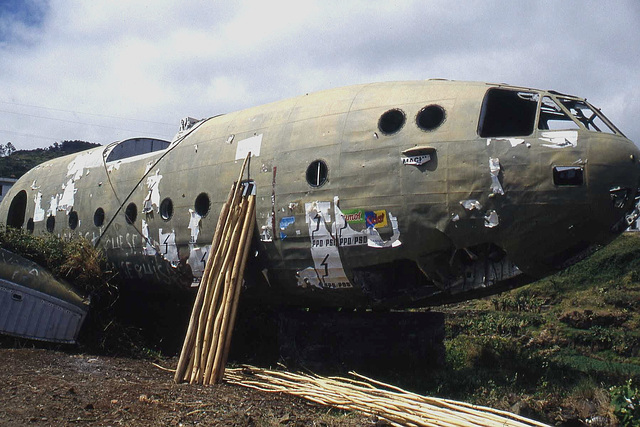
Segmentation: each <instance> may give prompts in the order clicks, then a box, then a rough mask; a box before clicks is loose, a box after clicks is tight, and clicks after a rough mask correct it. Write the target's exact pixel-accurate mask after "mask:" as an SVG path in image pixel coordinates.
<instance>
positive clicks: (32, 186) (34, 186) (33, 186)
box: [31, 179, 40, 190]
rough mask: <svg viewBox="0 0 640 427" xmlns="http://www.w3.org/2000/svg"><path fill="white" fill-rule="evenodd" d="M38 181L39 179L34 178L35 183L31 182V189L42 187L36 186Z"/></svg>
mask: <svg viewBox="0 0 640 427" xmlns="http://www.w3.org/2000/svg"><path fill="white" fill-rule="evenodd" d="M36 181H37V180H35V179H34V180H33V184H31V189H32V190H37V189H38V188H40V187H36Z"/></svg>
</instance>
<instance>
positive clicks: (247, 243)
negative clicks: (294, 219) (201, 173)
mask: <svg viewBox="0 0 640 427" xmlns="http://www.w3.org/2000/svg"><path fill="white" fill-rule="evenodd" d="M255 207H256V197H255V196H253V195H251V196H249V209H248V210H247V215H246V217H245V221H244V222H245V228H244V229H243V233H244V236H243V237H241V239H243V240H244V245H243V246H244V250H243V252H242V255H241V257H242V259H241V260H242V261H241V264H240V267H239V269H238V270H236V271H235V272H234V273H235V274H236V275H237V278H236V279H235V285H234V286H235V295H234V297H233V305H232V307H231V317H230V324H229V329H228V332H227V333H226V339H225V342H224V346H223V350H222V360H221V361H220V364H219V366H218V371H217V375H216V376H215V377H214V383H216V384H219V383H220V382H221V381H222V378H223V377H224V370H225V366H226V364H227V359H228V357H229V350H230V349H231V336H232V333H233V329H234V327H235V323H236V316H237V312H238V303H239V301H240V291H241V289H242V283H243V279H244V270H245V268H246V265H247V258H248V257H249V250H250V249H251V239H252V238H253V229H254V227H255V211H256V210H255Z"/></svg>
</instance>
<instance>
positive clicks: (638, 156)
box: [587, 135, 640, 243]
mask: <svg viewBox="0 0 640 427" xmlns="http://www.w3.org/2000/svg"><path fill="white" fill-rule="evenodd" d="M587 170H588V187H589V194H590V199H592V208H593V212H592V214H593V215H594V217H595V219H596V221H597V222H599V223H600V224H602V225H608V227H603V228H608V229H609V230H606V231H608V236H607V237H605V234H607V233H606V231H605V230H603V235H602V236H599V237H600V238H601V239H603V242H602V243H608V242H609V241H611V240H612V238H613V237H615V236H616V235H617V234H618V233H620V232H622V231H624V230H625V229H626V228H627V227H628V226H629V225H630V223H632V222H633V221H635V219H636V218H637V217H638V207H637V205H638V200H639V191H640V189H639V187H640V149H638V147H637V146H636V145H635V144H634V143H633V142H631V141H630V140H628V139H626V138H623V137H620V136H615V135H606V136H600V137H598V138H597V139H595V140H594V141H592V143H591V144H590V145H589V156H588V164H587ZM598 243H600V242H598Z"/></svg>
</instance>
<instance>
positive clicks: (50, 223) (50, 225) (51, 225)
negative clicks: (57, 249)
mask: <svg viewBox="0 0 640 427" xmlns="http://www.w3.org/2000/svg"><path fill="white" fill-rule="evenodd" d="M55 228H56V217H55V216H53V215H49V218H47V231H48V232H49V233H53V230H54V229H55Z"/></svg>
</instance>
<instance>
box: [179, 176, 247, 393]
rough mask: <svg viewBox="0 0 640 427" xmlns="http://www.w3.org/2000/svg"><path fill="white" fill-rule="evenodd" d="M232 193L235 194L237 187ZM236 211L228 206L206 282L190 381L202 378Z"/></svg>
mask: <svg viewBox="0 0 640 427" xmlns="http://www.w3.org/2000/svg"><path fill="white" fill-rule="evenodd" d="M234 193H235V194H237V188H236V191H235V192H234ZM236 211H237V209H236V207H235V206H232V207H231V208H230V212H229V220H228V221H227V223H226V224H225V225H226V227H225V228H226V235H225V236H224V239H223V243H222V245H221V246H220V250H219V251H216V254H215V255H214V256H215V260H214V271H213V272H212V274H211V276H210V279H209V280H208V281H207V284H206V286H207V296H206V297H205V302H204V304H203V309H202V311H201V312H200V318H199V323H198V335H197V338H196V350H195V358H196V362H195V363H194V369H193V370H192V372H191V379H190V382H191V383H195V382H200V380H201V378H202V372H199V370H200V369H201V367H202V360H205V361H206V357H207V354H208V352H209V345H210V340H209V337H210V334H211V326H210V322H208V319H209V318H210V317H211V316H212V313H214V312H215V311H216V310H217V306H218V305H219V302H218V298H219V294H220V292H221V288H220V286H221V284H220V271H224V269H225V268H227V267H226V262H227V259H228V257H229V255H230V253H231V252H232V251H233V250H234V249H233V244H232V243H233V241H234V239H233V238H234V235H235V233H237V231H236V229H237V227H238V224H237V221H235V218H236V217H237V213H236Z"/></svg>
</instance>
